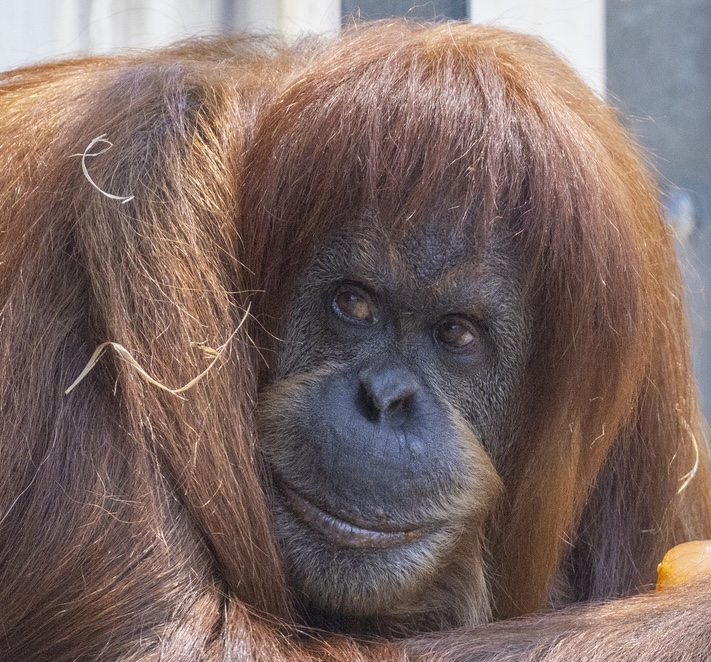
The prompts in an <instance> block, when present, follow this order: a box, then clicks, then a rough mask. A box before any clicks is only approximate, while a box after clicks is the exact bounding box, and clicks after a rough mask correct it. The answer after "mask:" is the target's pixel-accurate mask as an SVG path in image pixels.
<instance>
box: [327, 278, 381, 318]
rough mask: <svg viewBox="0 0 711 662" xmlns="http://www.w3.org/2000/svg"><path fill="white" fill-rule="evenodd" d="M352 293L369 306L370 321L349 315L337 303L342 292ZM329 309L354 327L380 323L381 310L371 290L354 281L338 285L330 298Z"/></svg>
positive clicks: (342, 282) (333, 289) (332, 290)
mask: <svg viewBox="0 0 711 662" xmlns="http://www.w3.org/2000/svg"><path fill="white" fill-rule="evenodd" d="M349 290H350V291H351V292H352V293H353V294H355V295H357V296H359V297H362V298H363V300H364V301H365V302H366V304H367V306H368V310H369V313H370V319H369V320H366V319H360V318H358V317H353V316H351V315H348V314H347V313H345V312H344V311H343V310H341V309H340V307H339V306H338V305H337V303H336V298H337V297H338V294H339V293H340V292H341V291H346V292H347V291H349ZM329 307H330V309H331V310H332V311H333V313H334V314H335V315H336V316H337V317H338V318H339V319H340V320H342V321H344V322H346V323H347V324H351V325H353V326H363V327H368V326H373V325H374V324H376V323H377V322H378V321H379V318H380V310H379V306H378V302H377V298H376V297H375V296H374V295H373V294H372V293H371V292H370V291H369V289H368V288H367V287H365V286H363V285H362V284H361V283H358V282H354V281H341V282H339V283H337V284H336V285H335V286H334V287H333V288H332V289H331V294H330V296H329Z"/></svg>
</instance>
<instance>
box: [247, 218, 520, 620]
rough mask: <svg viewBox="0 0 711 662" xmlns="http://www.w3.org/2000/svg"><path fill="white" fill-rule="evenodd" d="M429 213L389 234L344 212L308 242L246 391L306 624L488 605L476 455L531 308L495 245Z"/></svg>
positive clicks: (453, 616) (503, 412) (485, 502)
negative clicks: (253, 391)
mask: <svg viewBox="0 0 711 662" xmlns="http://www.w3.org/2000/svg"><path fill="white" fill-rule="evenodd" d="M430 227H431V223H425V224H423V230H422V231H421V232H418V233H417V234H416V235H415V236H414V237H408V238H404V239H394V238H392V237H388V236H386V235H385V234H384V233H382V231H379V230H378V229H377V227H375V226H374V224H360V225H359V226H358V227H357V229H353V230H352V231H350V232H348V233H347V234H346V235H345V236H344V235H343V234H339V235H338V236H337V237H335V238H332V239H331V240H330V241H328V242H326V245H325V246H323V247H322V248H320V249H319V250H318V251H316V255H315V257H314V259H313V261H312V263H311V265H310V266H309V268H308V269H307V270H306V273H305V274H304V276H303V278H302V279H301V281H300V282H299V284H298V286H297V291H296V293H295V297H294V301H293V305H292V307H291V309H290V310H289V313H288V315H287V319H288V322H287V324H286V329H287V330H286V332H285V337H284V339H283V344H282V345H281V348H280V353H279V360H278V368H277V371H276V375H275V378H274V381H273V383H272V384H271V386H269V387H268V388H267V389H266V390H265V391H264V392H263V393H262V395H261V398H260V406H259V413H260V422H261V435H262V436H261V440H262V445H263V448H264V449H265V452H266V454H267V456H268V458H269V462H270V465H271V467H272V470H273V474H274V480H275V487H276V489H275V491H276V498H275V501H274V516H275V520H276V530H277V533H278V537H279V539H280V543H281V546H282V548H283V551H284V554H285V557H286V560H287V567H288V572H289V575H290V581H291V583H292V585H293V586H295V587H296V590H297V597H298V598H300V600H301V603H302V604H301V606H302V611H303V612H304V616H305V618H306V620H307V622H311V623H313V624H315V625H320V626H327V627H329V628H338V629H342V630H346V631H357V632H377V633H392V632H403V631H404V632H407V631H410V630H412V629H419V630H422V629H437V628H441V627H443V626H452V625H461V624H464V623H476V622H482V621H485V620H487V619H488V618H490V611H489V592H488V587H487V581H486V577H485V573H484V563H483V561H484V549H483V548H482V541H483V537H484V534H485V527H486V524H487V519H488V516H489V515H490V513H491V511H492V508H493V506H494V504H495V501H496V498H497V496H498V494H499V490H500V478H499V475H498V473H497V468H496V467H495V464H494V462H495V460H493V459H492V458H496V457H499V458H502V457H503V455H504V454H505V446H506V430H507V429H510V428H509V427H508V426H510V425H512V424H514V421H515V418H516V417H515V415H512V412H514V411H515V408H516V397H517V389H518V387H519V383H520V379H521V376H522V372H523V369H524V366H525V362H526V346H527V335H528V332H529V331H528V329H529V322H528V319H527V316H526V314H525V310H524V306H523V303H522V297H521V293H520V287H519V285H518V278H517V274H516V270H515V268H512V261H511V260H510V259H509V258H508V257H505V254H506V251H505V247H504V246H497V245H496V244H495V242H491V244H490V245H489V246H487V247H486V248H485V249H483V250H478V251H476V250H474V249H473V247H470V246H468V245H467V242H465V241H464V240H463V238H462V237H461V236H458V234H457V233H454V234H453V235H452V236H444V237H443V236H440V234H438V233H435V232H431V231H428V230H429V229H430ZM463 552H464V553H463ZM465 558H466V559H467V562H466V563H464V562H461V561H460V559H465ZM463 582H466V583H467V584H468V585H470V586H474V587H476V590H474V591H468V592H463V591H456V590H454V588H455V587H456V585H457V584H458V583H463ZM453 595H456V596H459V599H458V600H457V601H454V600H452V596H453Z"/></svg>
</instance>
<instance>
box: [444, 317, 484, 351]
mask: <svg viewBox="0 0 711 662" xmlns="http://www.w3.org/2000/svg"><path fill="white" fill-rule="evenodd" d="M433 334H434V338H435V340H436V341H437V343H438V344H439V345H441V346H442V347H444V348H445V349H447V350H449V351H450V352H465V351H471V350H474V349H477V348H478V345H479V343H478V342H477V341H478V339H479V332H478V330H477V328H476V327H475V325H474V324H472V323H471V322H470V321H469V320H466V319H464V318H461V317H445V318H443V319H441V320H440V321H439V322H437V324H435V327H434V331H433Z"/></svg>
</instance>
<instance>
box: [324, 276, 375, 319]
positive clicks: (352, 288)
mask: <svg viewBox="0 0 711 662" xmlns="http://www.w3.org/2000/svg"><path fill="white" fill-rule="evenodd" d="M331 308H332V310H333V312H334V313H336V315H337V316H338V317H340V318H341V319H342V320H343V321H345V322H349V323H351V324H368V325H370V324H375V322H377V316H376V311H375V306H374V304H373V301H372V300H371V298H370V296H369V295H368V293H367V292H365V291H364V290H362V289H361V288H360V287H358V286H356V285H351V284H348V285H342V286H341V287H339V288H338V290H336V293H335V295H334V296H333V299H332V301H331Z"/></svg>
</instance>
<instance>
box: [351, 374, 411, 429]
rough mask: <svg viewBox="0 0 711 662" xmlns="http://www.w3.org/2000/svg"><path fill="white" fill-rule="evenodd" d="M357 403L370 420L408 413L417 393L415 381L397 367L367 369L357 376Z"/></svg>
mask: <svg viewBox="0 0 711 662" xmlns="http://www.w3.org/2000/svg"><path fill="white" fill-rule="evenodd" d="M359 381H360V389H359V395H358V397H359V400H360V403H361V407H362V409H363V410H364V412H365V413H366V415H367V417H368V418H370V419H371V420H379V419H380V418H381V417H382V416H393V415H396V414H402V413H407V412H408V411H409V409H410V408H411V404H412V402H413V401H414V399H415V396H416V394H417V390H418V386H417V381H416V379H415V377H414V375H412V373H410V371H409V370H405V369H404V368H399V367H383V368H379V369H366V370H364V371H363V372H362V373H361V374H360V375H359Z"/></svg>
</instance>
